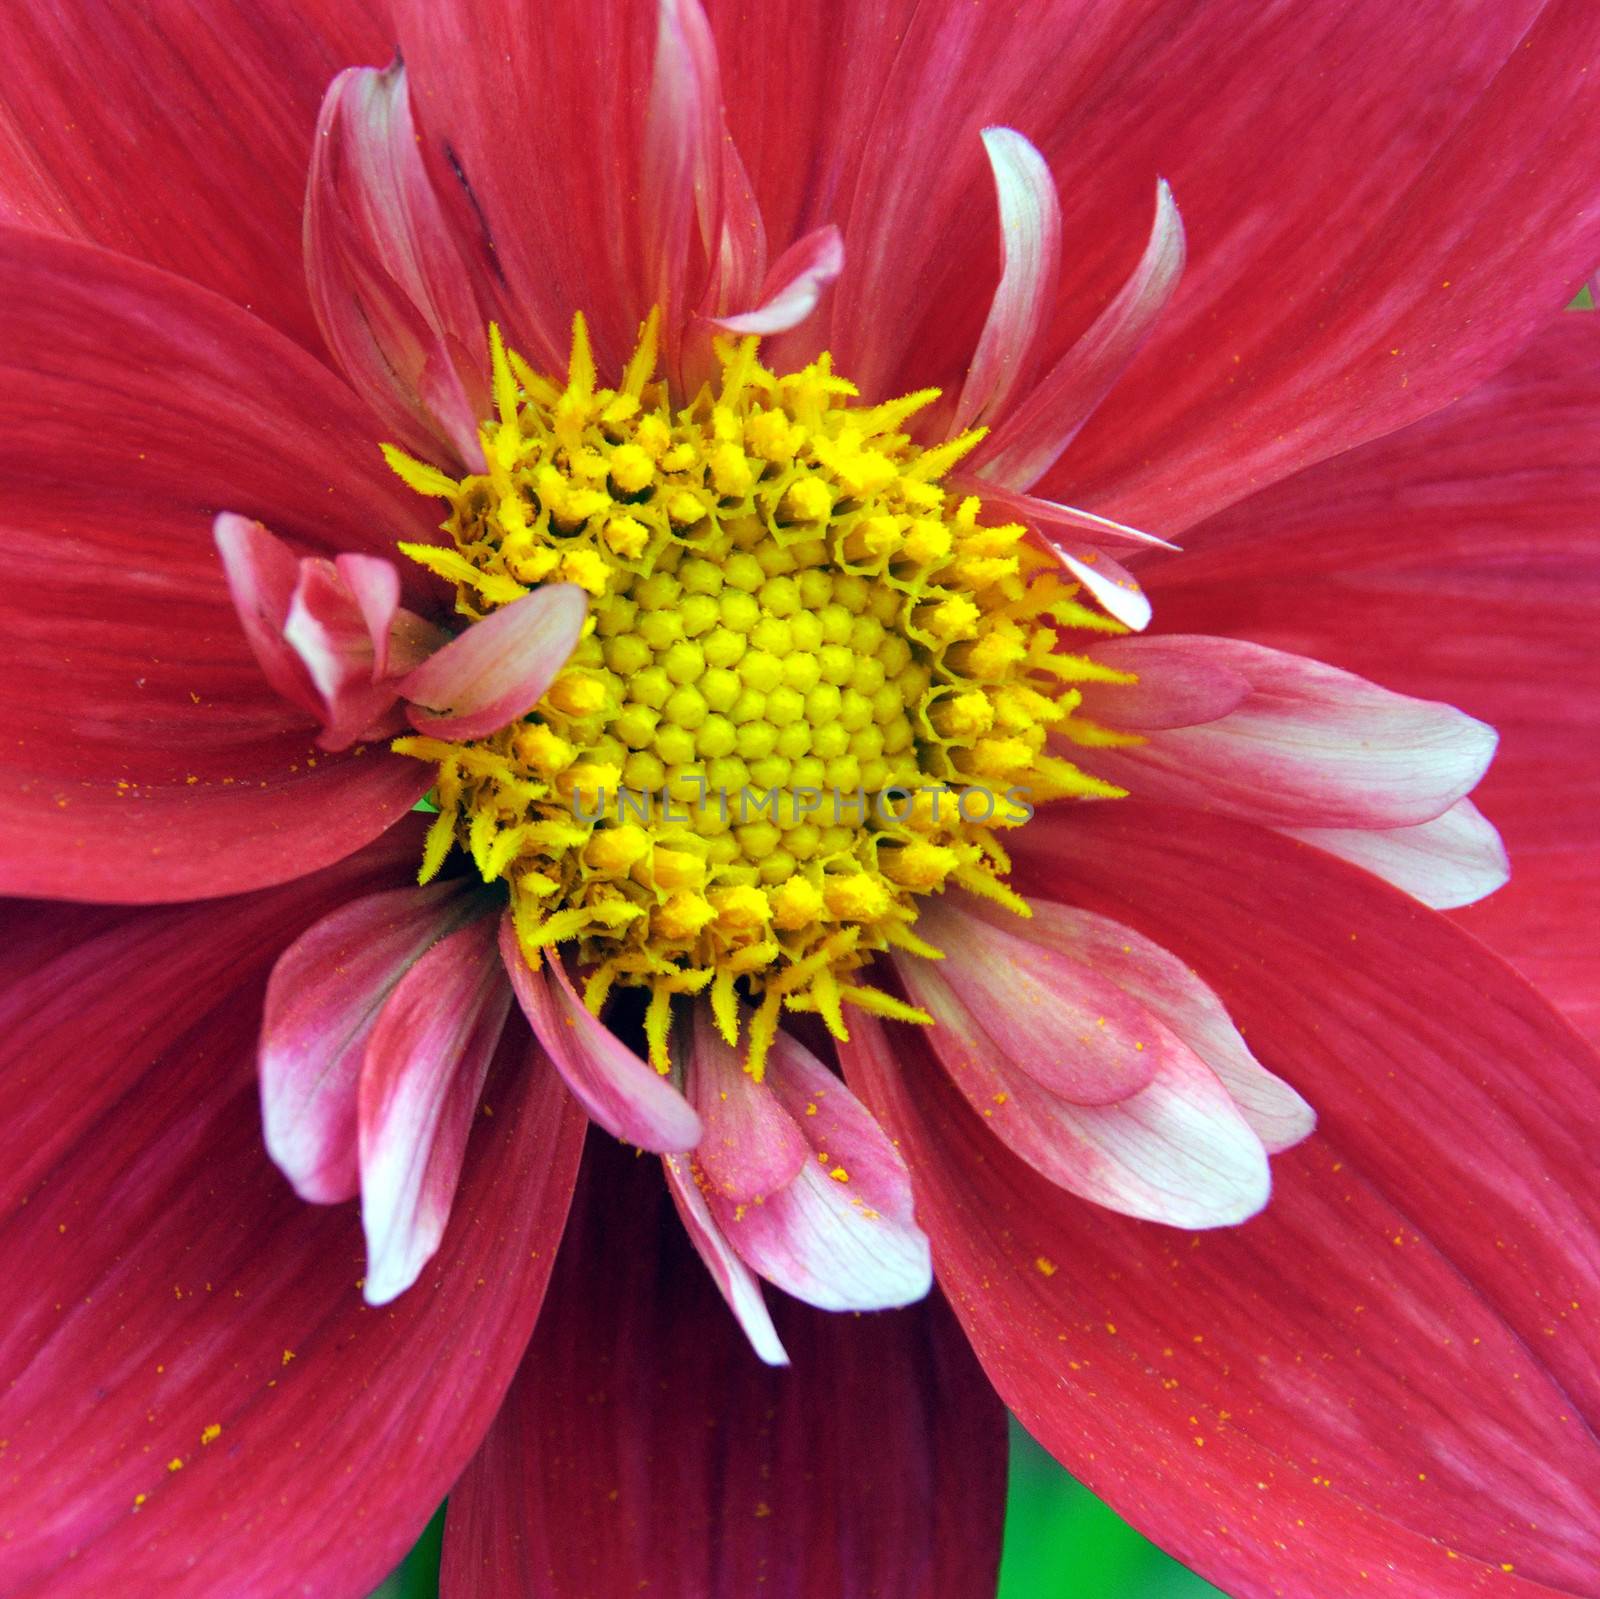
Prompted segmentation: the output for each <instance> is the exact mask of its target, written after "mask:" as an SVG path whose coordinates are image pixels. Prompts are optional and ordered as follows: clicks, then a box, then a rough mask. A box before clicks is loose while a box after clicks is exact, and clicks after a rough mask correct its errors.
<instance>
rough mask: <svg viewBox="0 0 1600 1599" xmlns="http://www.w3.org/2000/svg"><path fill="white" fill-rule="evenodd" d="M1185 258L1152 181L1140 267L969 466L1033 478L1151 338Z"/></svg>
mask: <svg viewBox="0 0 1600 1599" xmlns="http://www.w3.org/2000/svg"><path fill="white" fill-rule="evenodd" d="M1184 256H1185V241H1184V236H1183V223H1182V221H1181V220H1180V218H1179V216H1178V207H1177V205H1176V204H1175V203H1174V202H1173V198H1172V190H1171V189H1170V188H1168V186H1167V184H1166V182H1165V181H1164V180H1163V181H1158V182H1157V184H1156V214H1155V221H1154V222H1153V223H1152V224H1151V227H1150V240H1149V243H1148V244H1146V245H1145V250H1144V254H1143V256H1141V257H1140V259H1139V264H1138V266H1136V267H1135V268H1134V269H1133V272H1132V274H1131V275H1130V276H1129V278H1128V281H1127V282H1126V283H1124V284H1123V286H1122V288H1121V290H1120V292H1119V293H1118V295H1117V297H1116V299H1114V300H1113V301H1112V302H1111V304H1110V305H1108V306H1107V307H1106V308H1105V310H1104V311H1103V312H1102V313H1101V314H1100V316H1099V317H1097V318H1096V319H1095V322H1094V325H1093V326H1092V327H1091V328H1090V329H1089V331H1088V332H1087V333H1085V334H1084V335H1083V337H1082V338H1081V339H1079V340H1078V342H1077V343H1076V344H1074V345H1073V346H1072V348H1071V349H1070V350H1068V351H1067V352H1066V354H1065V355H1063V356H1062V357H1061V358H1060V360H1058V361H1057V362H1056V363H1055V365H1054V366H1053V367H1051V369H1050V370H1049V371H1048V372H1047V373H1045V375H1044V376H1043V377H1042V378H1041V379H1040V380H1039V382H1038V383H1037V384H1036V385H1035V386H1034V387H1033V389H1032V391H1031V392H1030V393H1029V394H1028V395H1027V396H1026V397H1025V398H1023V399H1022V400H1020V401H1019V403H1018V404H1017V405H1016V407H1015V408H1014V409H1013V410H1012V412H1011V414H1010V415H1009V416H1008V417H1007V418H1006V419H1005V420H1004V421H1003V422H1002V423H1001V424H1000V425H999V426H998V427H997V428H996V429H995V431H994V432H993V433H992V434H991V435H990V436H989V438H987V439H986V440H984V442H983V443H982V444H981V445H980V446H979V447H978V449H977V451H976V452H975V453H974V455H973V458H972V467H973V469H974V470H975V471H978V472H981V473H982V474H983V475H984V476H985V477H988V478H993V479H994V480H995V481H996V482H999V483H1005V484H1008V485H1009V486H1011V487H1012V488H1017V489H1027V488H1032V486H1033V485H1034V484H1035V483H1037V482H1038V480H1039V479H1040V478H1041V477H1042V476H1043V475H1044V473H1045V472H1047V471H1048V470H1049V468H1050V467H1051V466H1052V465H1053V464H1054V462H1055V460H1056V458H1057V457H1058V456H1059V455H1060V454H1061V452H1062V451H1063V450H1065V449H1066V447H1067V446H1068V445H1069V444H1070V443H1071V442H1072V441H1073V439H1074V438H1076V437H1077V434H1078V431H1079V429H1080V428H1082V426H1083V425H1084V423H1085V422H1087V421H1088V420H1089V417H1090V416H1091V415H1092V414H1093V412H1094V410H1095V407H1096V406H1098V405H1099V404H1100V402H1101V400H1103V399H1104V398H1105V396H1106V394H1107V392H1108V391H1109V390H1110V388H1111V386H1112V385H1113V384H1114V383H1115V382H1116V381H1117V379H1118V378H1119V377H1121V376H1122V374H1123V372H1124V370H1125V369H1126V368H1127V366H1128V363H1129V362H1130V361H1131V360H1132V359H1133V358H1134V356H1135V355H1137V354H1138V352H1139V349H1140V346H1141V345H1143V343H1144V342H1145V340H1146V339H1147V338H1148V337H1149V336H1150V333H1151V330H1152V329H1153V328H1154V327H1155V325H1156V321H1157V319H1158V318H1159V317H1160V315H1161V313H1162V312H1163V311H1164V310H1165V309H1166V306H1167V302H1168V301H1169V300H1170V299H1171V298H1172V295H1173V291H1174V290H1175V289H1176V288H1177V286H1178V279H1179V278H1180V277H1182V275H1183V263H1184Z"/></svg>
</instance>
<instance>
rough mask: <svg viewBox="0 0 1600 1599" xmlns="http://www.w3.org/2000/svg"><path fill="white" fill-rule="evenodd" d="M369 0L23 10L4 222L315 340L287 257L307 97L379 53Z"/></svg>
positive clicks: (379, 19)
mask: <svg viewBox="0 0 1600 1599" xmlns="http://www.w3.org/2000/svg"><path fill="white" fill-rule="evenodd" d="M385 10H386V7H384V6H383V5H381V4H373V3H371V0H354V3H351V0H251V3H250V4H248V5H223V6H203V7H196V6H195V5H193V4H192V3H188V0H152V3H150V4H145V5H141V6H138V7H136V8H128V7H120V6H51V5H26V6H20V7H16V8H13V9H12V11H11V12H10V13H9V15H8V16H7V18H6V48H5V51H4V54H3V56H0V104H4V106H5V111H6V114H5V117H4V126H3V131H0V218H3V219H4V220H6V221H19V222H23V223H26V224H28V225H30V226H33V227H38V228H43V229H45V230H47V231H51V232H60V233H66V234H69V235H71V236H73V237H76V238H82V239H87V240H90V241H92V242H94V243H97V244H105V245H109V246H110V247H111V248H113V249H116V250H121V251H124V252H126V253H127V254H129V255H133V256H137V257H140V258H142V259H144V260H147V261H152V262H154V263H155V264H156V265H157V266H163V267H167V268H169V269H171V270H172V271H174V272H179V273H182V274H183V275H184V276H186V277H190V278H193V279H194V280H195V281H196V282H197V283H201V284H204V285H205V286H206V287H207V288H209V289H214V290H216V291H217V292H218V293H220V294H223V295H225V296H226V297H227V298H228V299H230V300H233V301H235V302H236V303H237V304H239V305H244V306H248V307H249V308H250V309H251V310H252V311H254V312H255V313H256V315H257V316H260V317H264V318H266V320H268V321H269V322H272V323H274V324H276V325H277V326H278V327H279V328H281V329H283V331H284V332H286V333H288V334H290V335H291V336H292V337H294V338H296V339H298V340H300V342H301V343H303V344H305V345H307V346H308V347H310V348H312V349H320V347H321V346H320V341H319V340H318V338H317V330H316V325H315V323H314V322H313V321H312V317H311V307H310V305H309V304H308V303H307V299H306V290H305V278H304V275H303V274H302V272H301V268H300V212H301V204H302V202H303V200H304V198H305V186H306V168H307V166H308V164H309V162H310V160H311V134H312V128H313V126H314V124H315V123H316V119H317V106H318V104H319V102H320V101H321V99H322V93H323V90H324V89H326V88H327V86H328V82H329V80H330V79H331V78H332V77H333V75H334V74H335V73H336V72H337V71H338V70H339V69H340V68H341V67H347V66H352V65H355V64H358V63H361V62H369V61H370V62H379V61H383V60H386V59H387V58H388V55H389V53H390V49H391V36H390V31H389V28H388V24H387V19H386V18H385V17H384V16H383V12H384V11H385Z"/></svg>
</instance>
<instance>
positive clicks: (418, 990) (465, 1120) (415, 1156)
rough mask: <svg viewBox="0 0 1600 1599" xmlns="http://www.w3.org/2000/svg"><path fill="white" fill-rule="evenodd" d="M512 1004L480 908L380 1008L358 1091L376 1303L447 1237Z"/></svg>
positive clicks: (409, 1278) (369, 1279)
mask: <svg viewBox="0 0 1600 1599" xmlns="http://www.w3.org/2000/svg"><path fill="white" fill-rule="evenodd" d="M510 1008H511V986H510V984H509V983H507V981H506V975H505V970H504V968H503V967H502V966H501V964H500V959H499V955H498V952H497V951H496V949H495V923H494V918H493V917H490V916H485V917H481V918H480V919H479V920H478V921H476V922H474V923H472V924H471V925H470V926H468V927H463V928H461V929H460V931H458V932H454V933H451V934H449V935H448V936H447V937H445V938H442V939H441V940H440V941H439V942H438V943H437V944H435V945H434V946H433V948H432V949H430V950H429V951H428V952H427V953H426V954H425V955H423V956H422V957H421V959H419V960H418V961H417V962H416V964H415V965H413V966H412V968H411V970H410V971H408V972H407V973H406V975H405V976H404V977H402V978H401V979H400V982H399V984H398V985H397V986H396V988H395V990H394V992H393V994H391V995H390V997H389V999H388V1000H387V1001H386V1002H385V1004H384V1007H383V1009H382V1011H380V1012H379V1014H378V1020H377V1024H376V1025H375V1026H374V1028H373V1029H372V1033H371V1036H370V1037H369V1038H368V1040H367V1047H366V1051H365V1054H364V1056H363V1059H362V1063H361V1087H360V1095H359V1110H360V1123H361V1136H360V1154H361V1225H362V1227H363V1229H364V1230H365V1232H366V1235H367V1276H366V1281H365V1283H364V1284H363V1289H362V1291H363V1293H364V1294H365V1296H366V1300H367V1303H368V1304H369V1305H384V1304H387V1303H388V1302H389V1301H390V1300H391V1299H393V1298H395V1296H396V1295H398V1294H401V1293H404V1292H405V1290H406V1289H407V1288H409V1287H410V1286H411V1285H412V1284H413V1283H414V1282H415V1281H416V1280H417V1274H418V1273H419V1272H420V1271H421V1270H422V1268H423V1267H424V1266H425V1265H426V1264H427V1263H428V1261H429V1260H431V1259H432V1258H433V1255H434V1252H435V1251H436V1250H437V1249H438V1247H439V1242H440V1240H441V1239H442V1238H443V1237H444V1229H445V1223H446V1222H447V1221H448V1220H449V1219H450V1207H451V1205H452V1203H453V1202H454V1200H455V1192H456V1184H457V1182H458V1180H459V1179H460V1176H461V1163H462V1160H463V1159H464V1158H465V1156H466V1151H467V1134H468V1133H469V1132H470V1131H471V1129H472V1119H473V1117H474V1116H475V1115H476V1114H477V1110H478V1102H479V1098H480V1096H481V1094H482V1091H483V1082H484V1078H485V1077H486V1076H487V1075H488V1072H489V1062H490V1061H491V1060H492V1059H493V1057H494V1052H495V1049H496V1047H497V1046H498V1045H499V1042H500V1034H501V1031H502V1030H503V1029H504V1027H505V1021H506V1014H507V1012H508V1011H509V1010H510Z"/></svg>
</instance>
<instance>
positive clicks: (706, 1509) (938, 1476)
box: [442, 1139, 1006, 1599]
mask: <svg viewBox="0 0 1600 1599" xmlns="http://www.w3.org/2000/svg"><path fill="white" fill-rule="evenodd" d="M652 1168H653V1162H649V1161H639V1160H635V1159H633V1158H632V1157H631V1156H630V1155H629V1154H628V1153H627V1152H626V1151H621V1150H618V1149H616V1148H615V1147H614V1146H612V1145H610V1144H608V1143H607V1142H605V1141H604V1140H600V1139H596V1140H594V1141H593V1142H592V1144H591V1146H590V1149H589V1151H588V1156H587V1161H586V1166H585V1172H584V1177H583V1179H582V1182H581V1184H580V1187H579V1195H578V1200H577V1202H576V1204H575V1205H574V1208H573V1215H572V1221H571V1223H570V1225H569V1228H568V1233H567V1236H566V1238H565V1239H564V1240H563V1243H562V1247H561V1254H560V1257H559V1258H558V1260H557V1262H556V1270H555V1276H554V1278H553V1279H552V1284H551V1291H550V1294H549V1297H548V1298H547V1300H546V1303H545V1308H544V1312H543V1314H542V1315H541V1316H540V1318H539V1327H538V1331H537V1332H536V1334H535V1336H534V1340H533V1342H532V1344H531V1345H530V1346H529V1349H528V1354H527V1357H526V1359H525V1361H524V1363H523V1368H522V1371H521V1374H520V1375H519V1377H518V1379H517V1381H516V1383H515V1384H514V1385H513V1388H512V1391H511V1393H510V1395H509V1396H508V1397H507V1401H506V1405H505V1407H504V1409H503V1410H502V1411H501V1414H500V1419H499V1420H498V1421H497V1422H496V1424H495V1427H494V1429H493V1430H492V1431H491V1433H490V1435H489V1437H488V1439H487V1440H486V1441H485V1443H484V1447H483V1449H482V1450H481V1451H480V1452H479V1454H478V1456H477V1458H476V1459H475V1460H474V1461H473V1463H472V1464H471V1466H469V1467H468V1469H467V1471H466V1473H465V1475H464V1476H463V1478H462V1480H461V1481H460V1483H458V1484H457V1486H456V1488H455V1489H454V1490H453V1491H452V1493H451V1496H450V1508H449V1514H448V1519H447V1521H446V1523H445V1547H444V1571H443V1578H442V1591H443V1594H444V1596H445V1599H535V1596H540V1599H614V1596H622V1595H645V1596H649V1595H657V1596H660V1599H824V1596H828V1599H868V1596H877V1599H993V1596H994V1591H995V1568H996V1565H997V1564H998V1559H999V1552H1000V1530H1001V1516H1002V1511H1003V1508H1004V1499H1005V1480H1006V1471H1005V1447H1006V1431H1005V1416H1004V1412H1003V1410H1002V1408H1001V1406H1000V1404H999V1402H998V1401H997V1400H996V1399H995V1397H994V1394H993V1392H992V1391H991V1390H990V1388H989V1386H988V1384H987V1383H986V1382H985V1381H984V1380H983V1377H982V1374H981V1373H980V1372H979V1370H978V1368H977V1364H976V1362H975V1361H974V1360H973V1358H972V1355H971V1352H970V1351H969V1350H968V1349H967V1347H966V1345H965V1343H964V1341H963V1340H962V1338H961V1335H960V1333H959V1331H958V1330H957V1328H956V1325H955V1319H954V1317H952V1316H951V1314H950V1311H949V1308H948V1307H947V1306H946V1305H945V1304H943V1303H942V1302H941V1301H939V1300H938V1299H932V1300H930V1301H928V1302H927V1303H925V1304H922V1305H918V1306H917V1307H916V1308H915V1309H912V1310H906V1311H890V1312H886V1313H884V1314H882V1315H875V1316H837V1315H831V1314H828V1313H826V1312H819V1311H814V1310H810V1309H808V1308H807V1307H806V1306H803V1305H798V1304H794V1303H792V1302H782V1303H779V1304H777V1305H775V1306H774V1312H775V1315H776V1318H777V1322H778V1326H779V1329H780V1330H781V1332H782V1335H783V1340H784V1343H785V1344H786V1345H787V1347H788V1349H789V1351H790V1353H791V1354H792V1356H793V1357H794V1363H793V1365H792V1366H790V1367H787V1368H783V1369H779V1370H773V1369H770V1368H768V1367H766V1366H763V1365H762V1364H761V1363H760V1362H758V1361H757V1360H755V1359H754V1358H752V1356H751V1355H750V1353H749V1351H748V1350H747V1349H746V1348H744V1347H743V1339H742V1338H741V1336H740V1333H739V1330H738V1328H737V1327H736V1326H735V1325H734V1323H733V1318H732V1317H731V1316H729V1315H728V1313H727V1311H726V1309H725V1308H724V1307H723V1306H722V1304H720V1303H719V1302H718V1299H717V1296H716V1294H715V1292H714V1291H713V1289H712V1286H711V1284H710V1283H709V1282H707V1280H706V1277H705V1274H704V1272H702V1271H701V1270H700V1268H699V1266H698V1265H697V1264H696V1263H695V1261H694V1259H693V1257H692V1255H691V1253H690V1251H689V1248H688V1246H687V1245H686V1244H685V1242H684V1240H683V1237H682V1232H681V1229H680V1228H679V1226H678V1223H677V1219H676V1218H675V1217H674V1216H673V1214H672V1209H671V1207H670V1206H669V1205H668V1204H667V1202H666V1197H665V1195H664V1194H663V1193H662V1191H661V1183H660V1180H659V1178H658V1177H657V1175H656V1173H655V1171H654V1170H653V1169H652ZM597 1272H603V1273H604V1277H605V1283H606V1291H605V1292H596V1290H595V1284H596V1280H597V1276H596V1274H597Z"/></svg>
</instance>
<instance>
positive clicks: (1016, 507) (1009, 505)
mask: <svg viewBox="0 0 1600 1599" xmlns="http://www.w3.org/2000/svg"><path fill="white" fill-rule="evenodd" d="M952 482H953V483H954V484H955V486H956V487H957V488H958V489H959V490H960V492H962V493H971V494H976V495H978V496H979V497H980V498H981V499H982V500H983V503H984V507H985V509H986V510H988V511H990V512H991V513H994V514H996V515H1001V514H1003V515H1005V516H1009V517H1014V518H1015V519H1016V520H1017V521H1019V522H1027V523H1029V524H1030V525H1031V526H1033V527H1035V528H1037V529H1039V531H1040V532H1041V533H1043V534H1044V535H1045V537H1046V538H1047V539H1048V540H1049V541H1050V542H1052V543H1064V542H1069V541H1070V542H1074V543H1080V542H1081V543H1091V544H1095V545H1100V544H1138V545H1142V546H1143V547H1144V548H1146V549H1158V550H1176V549H1177V547H1178V546H1177V545H1176V544H1172V543H1169V542H1168V541H1167V540H1166V539H1163V538H1157V537H1156V535H1155V534H1153V533H1141V532H1140V531H1139V529H1138V528H1136V527H1128V526H1126V525H1125V524H1124V523H1122V522H1113V521H1112V520H1111V519H1110V518H1109V517H1104V516H1097V515H1096V514H1095V513H1094V512H1093V511H1085V510H1081V509H1080V508H1079V507H1077V506H1075V505H1058V504H1057V503H1056V502H1055V501H1054V500H1041V499H1040V498H1039V497H1038V496H1037V495H1033V494H1023V493H1020V492H1019V491H1018V490H1016V489H1008V488H1006V487H1005V486H1004V485H1002V484H999V483H995V482H992V481H991V480H990V479H988V478H985V477H982V476H979V475H976V474H967V475H965V476H963V475H962V474H960V473H957V474H956V475H955V477H954V478H953V479H952ZM1058 528H1072V529H1074V530H1075V533H1076V538H1074V537H1073V535H1068V534H1063V533H1059V532H1055V531H1052V530H1053V529H1058ZM1085 534H1087V535H1088V537H1087V539H1085V538H1084V537H1083V535H1085Z"/></svg>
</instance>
